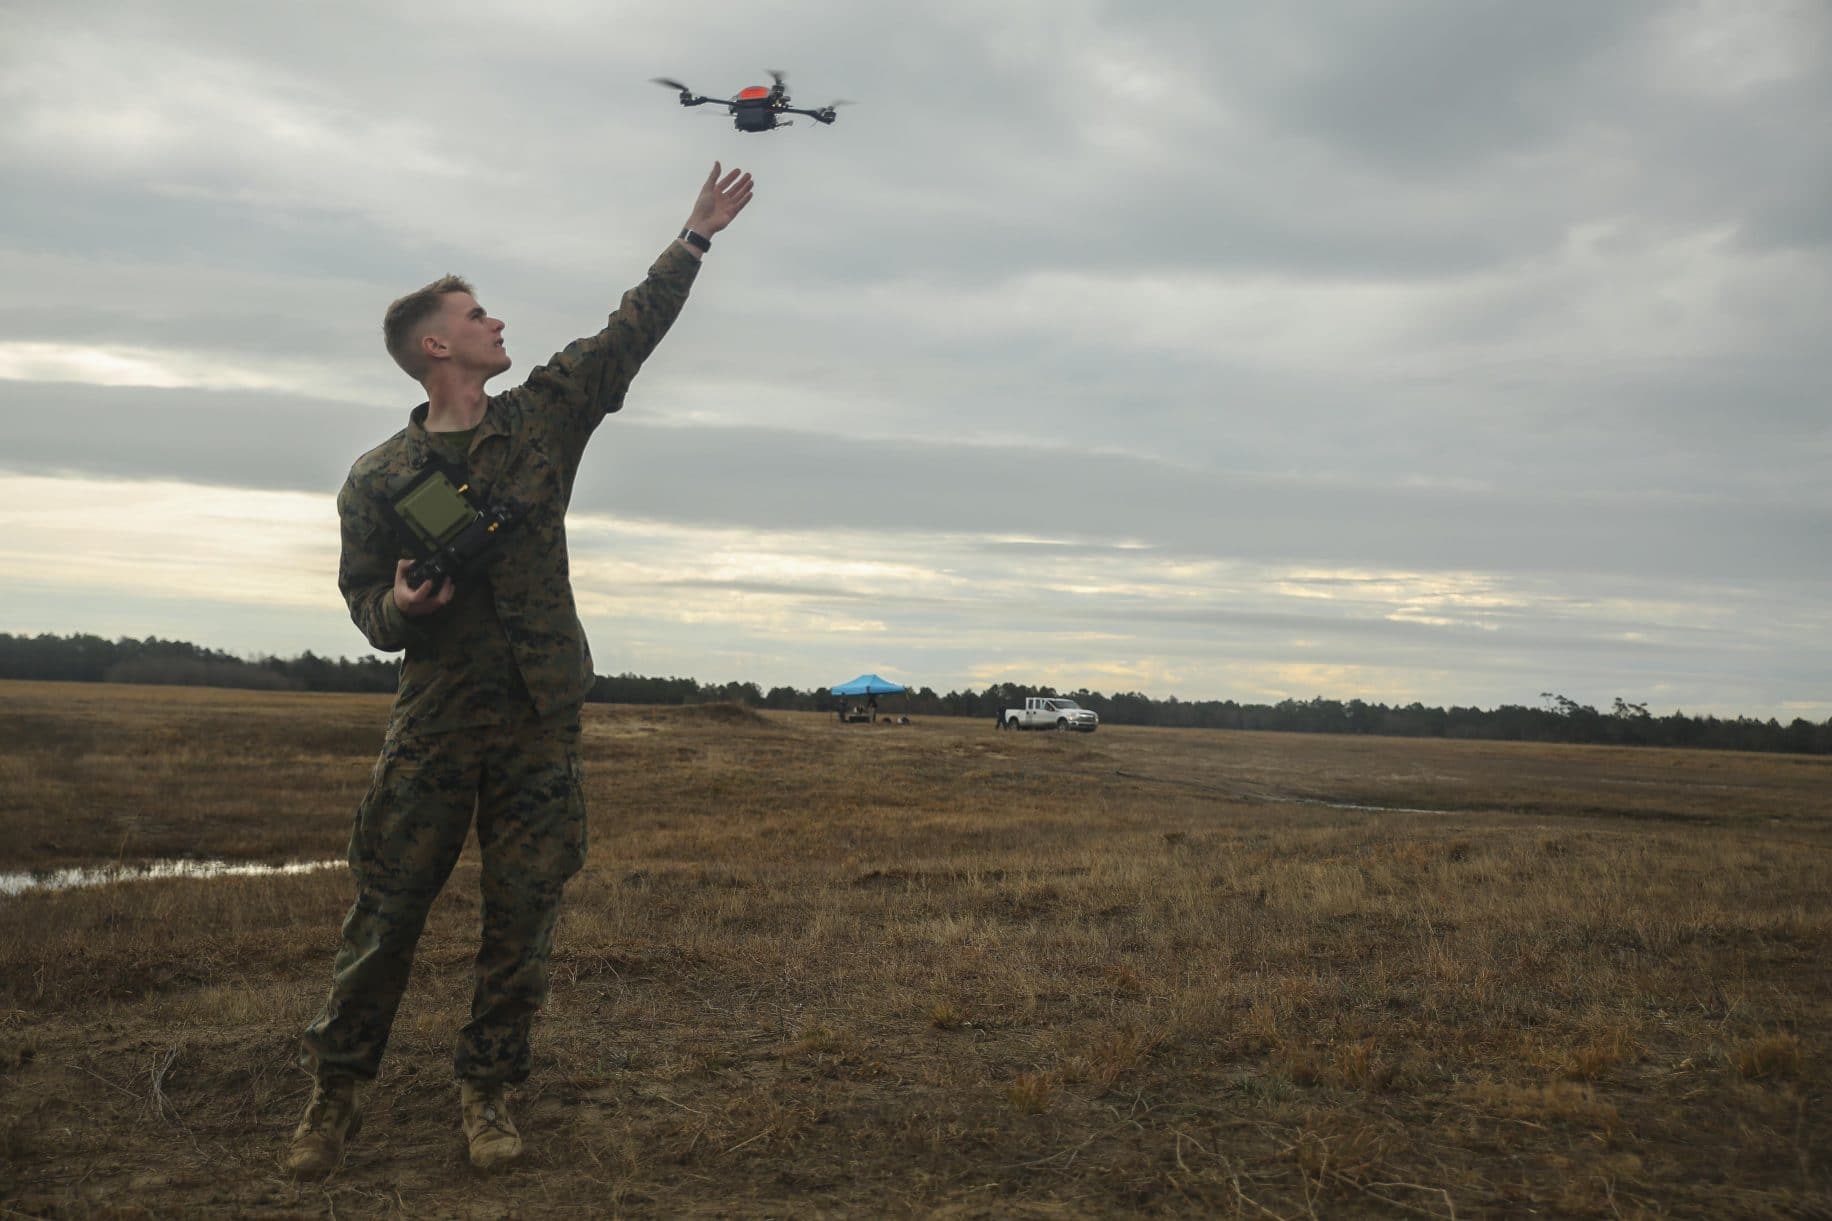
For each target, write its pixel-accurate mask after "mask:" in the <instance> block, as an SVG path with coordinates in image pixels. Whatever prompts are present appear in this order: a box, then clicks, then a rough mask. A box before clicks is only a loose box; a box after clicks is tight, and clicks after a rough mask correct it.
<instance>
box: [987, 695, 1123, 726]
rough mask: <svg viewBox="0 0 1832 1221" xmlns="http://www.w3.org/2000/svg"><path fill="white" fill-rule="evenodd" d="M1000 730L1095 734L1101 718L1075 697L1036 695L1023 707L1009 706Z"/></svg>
mask: <svg viewBox="0 0 1832 1221" xmlns="http://www.w3.org/2000/svg"><path fill="white" fill-rule="evenodd" d="M999 728H1000V729H1061V730H1069V729H1075V730H1079V731H1080V732H1082V733H1093V732H1094V731H1095V730H1096V729H1099V728H1100V717H1099V716H1097V715H1095V713H1093V712H1092V711H1090V710H1089V709H1086V708H1083V707H1082V706H1081V705H1079V704H1077V703H1076V702H1075V701H1074V700H1065V699H1059V698H1057V697H1055V696H1041V695H1033V696H1031V697H1030V698H1029V699H1027V700H1025V701H1024V707H1022V708H1007V709H1006V710H1005V711H1004V712H1002V713H1000V714H999Z"/></svg>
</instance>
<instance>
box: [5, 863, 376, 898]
mask: <svg viewBox="0 0 1832 1221" xmlns="http://www.w3.org/2000/svg"><path fill="white" fill-rule="evenodd" d="M344 864H345V862H344V861H342V860H335V861H290V862H288V863H287V864H285V865H249V864H245V863H240V862H236V861H145V862H143V863H141V864H138V865H101V866H81V865H73V866H71V867H69V868H67V869H41V870H37V871H35V872H32V873H0V895H7V896H11V895H22V894H25V893H26V892H27V891H33V890H75V889H76V888H78V887H81V886H112V885H113V884H115V883H116V882H150V881H154V880H156V879H158V878H265V877H274V876H276V875H279V874H289V873H316V872H317V871H318V870H320V869H335V868H338V867H339V866H342V865H344Z"/></svg>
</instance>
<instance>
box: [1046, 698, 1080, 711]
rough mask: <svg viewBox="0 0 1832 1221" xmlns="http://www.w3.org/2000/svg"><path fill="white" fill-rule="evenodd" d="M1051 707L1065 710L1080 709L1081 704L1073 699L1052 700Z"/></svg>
mask: <svg viewBox="0 0 1832 1221" xmlns="http://www.w3.org/2000/svg"><path fill="white" fill-rule="evenodd" d="M1051 707H1053V708H1056V709H1059V710H1061V711H1064V712H1067V711H1068V710H1070V709H1080V707H1081V705H1080V704H1077V703H1076V702H1075V701H1074V700H1055V701H1052V703H1051Z"/></svg>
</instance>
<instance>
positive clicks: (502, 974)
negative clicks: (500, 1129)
mask: <svg viewBox="0 0 1832 1221" xmlns="http://www.w3.org/2000/svg"><path fill="white" fill-rule="evenodd" d="M582 781H583V776H582V770H581V766H580V761H579V720H578V715H577V712H576V711H570V712H565V713H561V714H559V715H558V716H557V717H544V718H543V717H535V716H532V715H529V716H527V717H525V718H524V719H523V721H522V723H521V724H520V725H517V726H512V727H507V728H506V729H505V730H500V731H497V732H493V733H490V734H471V733H442V734H414V733H406V732H401V731H399V730H396V731H392V732H390V733H389V735H388V738H387V741H386V743H385V744H384V745H383V747H382V754H381V757H380V758H379V759H378V760H377V761H376V764H375V774H374V777H373V780H372V781H371V783H370V786H369V792H368V795H367V796H365V797H364V798H363V801H362V804H361V805H360V806H359V807H358V808H357V815H356V826H355V829H354V830H353V831H352V833H351V835H350V868H351V870H352V872H354V873H355V875H356V882H357V894H356V902H355V903H354V904H353V905H352V906H351V908H350V913H349V915H348V916H347V917H346V918H345V920H344V925H343V944H342V947H341V948H340V949H339V951H338V954H337V960H336V963H335V965H334V966H333V968H332V982H331V995H330V998H329V999H328V1000H327V1001H326V1002H325V1007H324V1011H323V1013H321V1014H320V1015H319V1017H318V1019H317V1020H316V1021H314V1022H313V1023H312V1025H311V1026H310V1027H309V1028H308V1029H307V1030H306V1033H305V1040H304V1053H303V1055H302V1056H301V1062H302V1064H303V1065H304V1066H305V1068H306V1069H307V1070H308V1071H310V1072H312V1074H313V1075H314V1076H319V1077H323V1076H328V1075H347V1076H352V1077H360V1078H370V1077H373V1076H375V1074H376V1071H377V1070H378V1069H379V1068H380V1067H381V1062H382V1052H383V1051H384V1050H385V1049H386V1047H387V1046H388V1032H389V1030H390V1028H391V1027H392V1026H393V1024H394V1015H395V1010H396V1008H397V1007H398V1006H399V1005H400V1002H401V994H402V992H403V991H404V990H405V989H406V987H407V977H408V972H409V970H410V968H411V967H412V965H413V954H414V946H415V944H416V943H417V942H418V941H419V938H420V931H421V929H422V927H423V926H424V925H425V923H426V913H427V911H428V909H430V908H431V906H432V903H433V900H434V899H435V898H436V897H437V896H438V894H439V891H440V889H441V888H442V887H443V886H444V885H445V880H446V878H447V877H449V876H450V874H451V872H452V866H453V865H454V864H456V862H457V860H458V855H459V853H460V852H461V851H462V850H463V848H464V841H465V838H466V835H467V834H468V832H469V831H470V827H471V821H472V813H473V810H475V813H476V823H477V843H478V847H479V848H480V849H481V851H482V857H483V888H482V889H483V946H482V948H481V949H480V950H479V951H478V955H477V963H476V991H475V994H474V996H473V998H472V1002H471V1020H470V1022H469V1023H468V1024H467V1025H466V1026H465V1027H464V1029H463V1030H462V1031H461V1032H460V1033H459V1036H458V1050H457V1054H456V1057H455V1059H454V1067H455V1068H456V1071H457V1074H458V1076H459V1077H460V1078H463V1079H467V1080H473V1081H494V1082H503V1083H507V1084H511V1085H513V1084H515V1083H517V1082H520V1081H522V1080H524V1079H525V1078H526V1077H527V1076H528V1061H529V1052H528V1028H529V1023H530V1021H531V1019H532V1018H533V1016H534V1014H535V1011H536V1010H538V1009H539V1008H540V1007H541V1005H542V1003H543V1002H544V1001H545V1000H546V999H547V958H548V953H549V951H550V949H551V947H552V943H553V929H554V924H555V922H556V920H557V919H558V916H559V912H560V895H561V891H562V889H563V888H564V886H565V884H566V881H567V879H568V878H570V877H572V876H573V874H575V873H577V872H578V870H579V866H580V865H581V864H582V863H583V862H584V860H585V849H586V823H585V800H584V796H583V787H582Z"/></svg>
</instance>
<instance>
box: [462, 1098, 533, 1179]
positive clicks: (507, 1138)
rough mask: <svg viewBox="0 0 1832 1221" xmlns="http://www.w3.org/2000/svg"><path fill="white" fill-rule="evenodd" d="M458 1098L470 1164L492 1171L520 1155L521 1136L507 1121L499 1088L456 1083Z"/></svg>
mask: <svg viewBox="0 0 1832 1221" xmlns="http://www.w3.org/2000/svg"><path fill="white" fill-rule="evenodd" d="M459 1095H460V1097H461V1098H462V1100H463V1102H464V1139H465V1140H466V1141H467V1142H468V1143H469V1144H470V1146H471V1165H473V1166H475V1167H477V1169H479V1170H495V1169H496V1168H497V1167H499V1166H507V1165H508V1164H509V1163H510V1162H513V1161H514V1160H515V1159H516V1158H518V1157H520V1156H521V1155H522V1134H521V1133H520V1132H517V1131H516V1130H515V1121H514V1120H513V1119H510V1118H509V1107H508V1105H507V1104H506V1103H505V1102H504V1101H503V1087H502V1086H501V1085H497V1084H493V1083H490V1082H485V1081H464V1082H460V1083H459Z"/></svg>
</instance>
